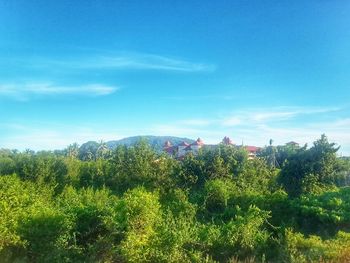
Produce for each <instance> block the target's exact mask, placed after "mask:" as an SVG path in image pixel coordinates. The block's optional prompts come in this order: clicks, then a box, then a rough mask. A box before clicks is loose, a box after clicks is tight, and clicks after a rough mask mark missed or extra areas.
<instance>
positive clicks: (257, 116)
mask: <svg viewBox="0 0 350 263" xmlns="http://www.w3.org/2000/svg"><path fill="white" fill-rule="evenodd" d="M339 110H341V108H339V107H331V108H314V107H276V108H270V109H246V110H240V111H237V112H233V113H231V114H228V115H229V116H226V117H224V118H222V120H221V124H222V125H223V126H237V125H257V124H265V123H271V122H283V121H290V120H292V119H295V118H297V117H300V116H304V115H316V114H325V113H331V112H335V111H339Z"/></svg>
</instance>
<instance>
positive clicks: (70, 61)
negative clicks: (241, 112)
mask: <svg viewBox="0 0 350 263" xmlns="http://www.w3.org/2000/svg"><path fill="white" fill-rule="evenodd" d="M14 61H15V62H16V63H15V65H17V66H21V67H23V66H25V67H29V68H35V69H38V70H51V71H52V70H54V71H57V70H59V71H65V70H72V69H73V70H89V69H94V70H161V71H179V72H210V71H214V70H215V69H216V66H215V65H213V64H208V63H199V62H194V61H190V60H187V59H181V58H175V57H170V56H162V55H155V54H147V53H134V52H116V53H111V52H97V53H96V52H95V53H91V54H89V55H74V56H71V57H65V58H62V57H61V58H52V57H32V58H26V59H23V58H20V59H17V60H14Z"/></svg>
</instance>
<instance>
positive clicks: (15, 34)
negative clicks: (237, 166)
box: [0, 0, 350, 155]
mask: <svg viewBox="0 0 350 263" xmlns="http://www.w3.org/2000/svg"><path fill="white" fill-rule="evenodd" d="M349 13H350V2H349V1H323V0H319V1H233V0H230V1H225V0H219V1H205V0H201V1H194V0H187V1H163V0H152V1H142V0H138V1H133V0H125V1H97V0H96V1H78V0H76V1H65V0H61V1H47V0H46V1H44V0H37V1H34V0H22V1H20V0H0V148H1V147H6V148H18V149H25V148H32V149H35V150H39V149H55V148H64V147H65V146H67V145H68V144H70V143H73V142H78V143H83V142H85V141H87V140H105V141H107V140H111V139H120V138H122V137H126V136H132V135H140V134H143V135H144V134H153V135H175V136H186V137H190V138H197V137H201V138H203V140H204V141H205V142H208V143H216V142H219V141H220V140H221V139H222V138H223V137H224V136H225V135H228V136H230V137H231V138H232V139H233V140H234V141H235V142H236V143H239V144H240V143H241V142H242V141H244V143H245V144H250V145H258V146H263V145H265V144H267V143H268V141H269V139H270V138H272V139H274V142H275V144H283V143H285V142H288V141H291V140H294V141H297V142H300V143H312V141H314V140H315V139H317V138H319V137H320V135H321V134H322V133H325V134H326V135H327V136H328V137H329V139H330V140H331V141H334V142H337V143H338V144H340V145H341V146H342V148H341V150H340V152H341V153H343V154H347V155H350V102H349V99H350V89H349V87H350V77H349V76H350V52H349V51H350V16H349V15H348V14H349Z"/></svg>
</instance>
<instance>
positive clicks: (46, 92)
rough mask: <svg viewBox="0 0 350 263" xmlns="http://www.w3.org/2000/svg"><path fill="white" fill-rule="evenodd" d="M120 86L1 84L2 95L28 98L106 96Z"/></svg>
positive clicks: (22, 98)
mask: <svg viewBox="0 0 350 263" xmlns="http://www.w3.org/2000/svg"><path fill="white" fill-rule="evenodd" d="M118 89H119V88H118V87H114V86H107V85H102V84H92V85H81V86H61V85H55V84H50V83H25V84H0V96H9V97H14V98H16V99H20V100H26V99H29V98H31V97H32V96H53V95H55V96H57V95H83V96H105V95H110V94H112V93H114V92H116V91H117V90H118Z"/></svg>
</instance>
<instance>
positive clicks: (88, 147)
mask: <svg viewBox="0 0 350 263" xmlns="http://www.w3.org/2000/svg"><path fill="white" fill-rule="evenodd" d="M140 140H145V141H147V142H148V143H149V144H150V145H151V147H152V148H153V149H154V150H156V151H162V150H163V145H164V143H165V142H166V141H170V142H171V143H172V144H173V145H176V144H179V143H181V142H183V141H185V142H187V143H193V142H194V140H192V139H189V138H180V137H174V136H152V135H145V136H133V137H127V138H123V139H120V140H115V141H108V142H106V144H107V146H108V148H110V149H112V150H113V149H115V148H116V147H118V146H119V145H125V146H132V145H134V144H135V143H137V142H139V141H140ZM98 147H99V143H98V142H95V141H89V142H86V143H83V144H82V145H81V146H80V149H79V155H84V154H86V153H87V152H91V153H96V151H97V149H98Z"/></svg>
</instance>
